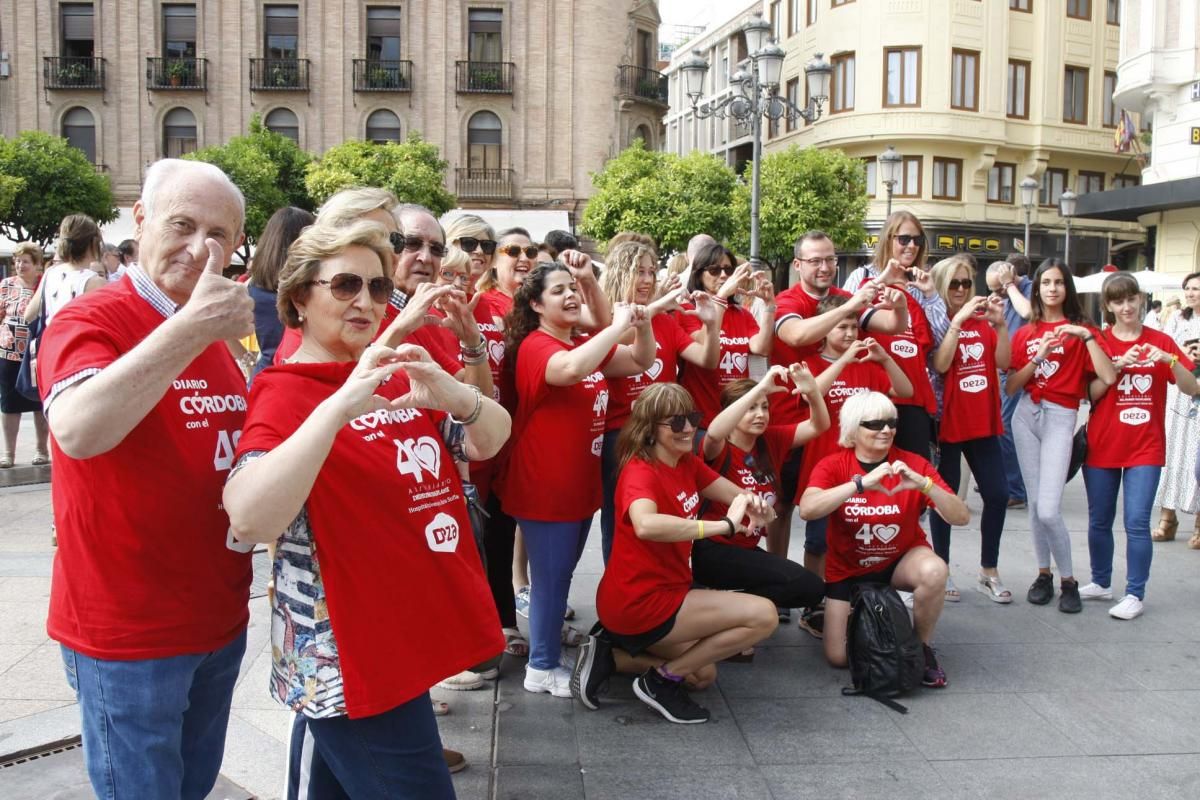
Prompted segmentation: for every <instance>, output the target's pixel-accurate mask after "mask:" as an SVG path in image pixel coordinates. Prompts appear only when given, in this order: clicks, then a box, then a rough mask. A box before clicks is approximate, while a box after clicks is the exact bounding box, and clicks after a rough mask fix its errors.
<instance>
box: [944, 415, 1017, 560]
mask: <svg viewBox="0 0 1200 800" xmlns="http://www.w3.org/2000/svg"><path fill="white" fill-rule="evenodd" d="M963 455H966V457H967V466H968V467H970V468H971V474H972V475H974V476H975V482H976V483H978V484H979V493H980V495H982V497H983V517H982V519H980V521H979V531H980V534H981V539H982V541H981V543H980V547H979V566H981V567H986V568H988V569H992V568H994V567H995V566H996V561H997V559H998V558H999V556H1000V535H1001V534H1002V533H1003V532H1004V517H1005V514H1006V513H1007V512H1008V488H1007V486H1006V485H1005V478H1004V463H1003V462H1002V461H1001V459H1000V437H998V436H984V437H983V438H980V439H968V440H967V441H965V442H942V444H941V458H940V460H939V461H938V474H939V475H941V476H942V479H943V480H944V481H946V485H948V486H949V487H950V488H951V489H952V490H957V489H958V485H959V483H960V482H961V481H962V456H963ZM929 528H930V532H931V533H932V534H933V552H935V553H937V554H938V555H939V556H941V558H942V561H945V562H946V563H947V564H949V563H950V523H948V522H946V520H944V519H942V518H941V517H940V516H938V514H937V512H936V511H935V512H933V513H931V514H930V515H929Z"/></svg>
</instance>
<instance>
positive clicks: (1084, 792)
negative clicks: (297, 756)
mask: <svg viewBox="0 0 1200 800" xmlns="http://www.w3.org/2000/svg"><path fill="white" fill-rule="evenodd" d="M22 431H23V434H26V433H29V434H31V433H32V426H31V425H30V424H29V420H26V422H25V425H24V427H23V429H22ZM30 439H31V436H25V435H23V437H22V447H21V448H20V449H19V452H18V459H17V461H18V463H26V464H27V463H28V461H29V458H30V457H31V456H32V447H31V442H30V441H29V440H30ZM968 502H969V504H970V506H971V508H972V511H973V513H974V514H975V516H976V517H977V516H978V511H979V499H978V496H977V495H976V494H974V493H971V494H970V495H969V498H968ZM1064 512H1065V516H1066V519H1067V522H1068V525H1069V527H1070V530H1071V533H1072V536H1073V538H1074V544H1075V547H1074V555H1075V559H1076V564H1077V567H1078V570H1077V572H1078V575H1079V578H1080V582H1081V583H1086V582H1087V580H1088V577H1089V576H1088V573H1087V569H1086V566H1087V563H1088V556H1087V546H1086V541H1085V539H1086V535H1085V532H1086V507H1085V504H1084V500H1083V486H1082V482H1081V479H1079V478H1076V479H1075V480H1074V481H1073V482H1072V483H1071V484H1070V486H1069V487H1068V491H1067V496H1066V507H1065V509H1064ZM1191 527H1192V519H1191V518H1190V517H1184V518H1182V519H1181V525H1180V538H1179V539H1178V540H1177V541H1175V542H1172V543H1167V544H1159V545H1156V546H1155V563H1154V567H1153V572H1152V577H1151V581H1150V587H1149V591H1148V593H1147V603H1146V609H1147V610H1146V614H1145V616H1143V617H1142V618H1140V619H1137V620H1135V621H1132V622H1118V621H1116V620H1113V619H1111V618H1109V616H1108V614H1107V613H1106V612H1107V609H1108V607H1109V605H1110V604H1109V603H1107V602H1089V603H1086V604H1085V608H1084V610H1083V613H1082V614H1079V615H1077V616H1069V615H1065V614H1062V613H1060V612H1059V611H1058V610H1057V607H1056V605H1053V604H1052V605H1050V606H1046V607H1034V606H1030V605H1029V604H1028V603H1026V602H1025V600H1024V594H1025V589H1026V587H1027V586H1028V584H1029V582H1030V581H1031V580H1032V578H1033V575H1034V568H1033V557H1032V553H1031V545H1030V541H1029V534H1028V524H1027V521H1026V518H1025V512H1023V511H1022V512H1014V513H1013V514H1011V515H1010V519H1009V522H1008V525H1007V526H1006V534H1005V539H1004V542H1003V544H1002V548H1001V558H1000V571H1001V574H1002V575H1003V576H1004V578H1005V580H1006V582H1007V584H1008V586H1009V588H1010V589H1012V590H1013V593H1014V595H1016V598H1017V599H1016V600H1015V602H1014V603H1013V604H1012V605H1010V606H1000V605H995V604H993V603H991V602H989V601H988V600H987V599H986V598H985V597H984V596H983V595H981V594H979V593H978V592H976V591H974V590H973V586H974V582H973V578H974V575H975V573H976V570H975V569H974V568H973V566H972V565H973V562H974V559H975V557H976V556H977V554H978V547H979V534H978V531H977V530H976V529H975V528H974V527H973V526H972V527H969V528H967V529H965V530H960V531H957V532H956V534H955V540H954V545H953V553H952V555H953V564H952V574H953V576H954V578H955V580H956V581H957V583H958V586H959V588H960V589H961V591H962V594H963V598H962V602H960V603H957V604H947V608H946V611H945V613H944V615H943V617H942V621H941V624H940V625H939V627H938V635H937V646H938V650H939V655H940V658H941V661H942V664H943V666H944V667H945V669H946V673H947V675H948V677H949V686H948V687H947V688H946V689H944V690H940V691H933V690H922V691H918V692H916V693H915V694H913V695H911V696H909V697H906V698H904V699H903V700H902V702H903V703H905V704H906V705H907V706H908V707H909V713H908V714H907V715H900V714H898V713H896V712H894V711H891V710H889V709H888V708H886V707H884V706H882V705H880V704H878V703H875V702H873V701H871V700H869V699H866V698H859V697H842V696H841V694H840V692H839V689H840V687H842V686H843V685H845V684H846V682H847V678H846V675H845V673H844V672H839V671H836V670H833V669H830V668H829V667H827V666H826V665H825V664H824V662H823V659H822V656H821V651H820V647H819V643H818V642H816V641H815V640H813V639H812V638H810V637H809V636H808V635H806V634H805V633H803V632H800V631H798V630H797V628H796V627H795V625H794V624H793V625H791V626H788V627H786V628H783V627H781V629H780V630H779V631H778V632H777V633H776V634H775V635H774V637H772V638H771V639H770V640H769V641H768V642H767V643H765V644H764V645H763V646H760V647H759V648H758V652H757V654H756V657H755V660H754V663H753V664H723V665H721V667H720V680H719V683H718V685H717V686H715V687H714V688H712V689H710V690H708V691H706V692H703V693H700V694H698V695H697V699H698V700H699V702H701V703H702V704H703V705H705V706H707V707H708V708H709V709H711V710H712V712H713V720H712V721H711V722H710V723H709V724H706V725H697V726H677V725H671V724H669V723H667V722H665V721H664V720H662V719H661V718H660V717H658V716H657V715H656V714H654V713H653V712H651V711H650V710H648V709H647V708H646V707H645V706H643V705H642V704H641V703H640V702H638V701H637V700H636V699H635V698H634V697H633V694H632V692H631V689H630V684H629V681H628V680H626V679H624V678H621V677H617V678H614V680H613V681H612V686H611V690H610V692H609V694H608V698H607V702H606V703H605V704H604V706H603V707H602V709H601V710H599V711H596V712H588V711H587V710H585V709H584V708H583V707H582V706H580V705H578V704H576V703H574V702H572V701H568V700H562V699H555V698H552V697H550V696H549V695H531V694H528V693H526V692H525V691H524V690H523V689H522V688H521V675H522V662H518V661H516V660H506V662H505V663H504V665H503V670H502V675H501V678H500V680H499V681H498V682H497V683H496V684H495V688H487V689H484V690H480V691H475V692H465V693H455V692H435V696H436V697H438V698H439V699H442V700H445V701H447V702H449V703H450V705H451V707H452V709H453V711H452V713H451V715H450V716H448V717H445V718H443V719H442V723H441V730H442V735H443V739H444V742H445V744H446V745H447V746H448V747H453V748H455V749H459V750H462V751H463V752H464V753H465V754H466V756H467V758H468V759H469V761H470V764H471V765H470V767H469V768H468V769H467V770H466V771H465V772H463V773H461V774H460V775H458V776H456V777H455V786H456V788H457V790H458V795H459V797H461V798H463V799H464V800H485V798H522V799H523V800H529V799H530V798H554V799H555V800H573V799H574V798H588V799H589V800H599V798H620V799H621V800H624V799H625V798H656V799H658V798H674V797H679V798H704V799H705V800H707V799H709V798H754V799H756V798H775V799H776V800H783V798H808V797H811V798H822V800H826V799H828V798H837V797H843V798H861V797H886V798H889V800H900V798H908V797H912V798H936V797H964V798H965V797H970V798H980V800H983V799H984V798H987V800H997V799H999V798H1014V799H1015V798H1031V797H1033V798H1037V797H1056V798H1074V797H1090V798H1118V797H1140V798H1194V797H1197V796H1200V759H1197V757H1196V756H1197V754H1200V742H1198V741H1197V737H1196V735H1195V730H1196V723H1195V721H1196V719H1198V718H1200V689H1198V688H1197V687H1193V686H1191V685H1190V684H1188V683H1187V679H1188V677H1190V676H1195V675H1196V674H1197V669H1198V668H1200V617H1198V616H1197V614H1196V613H1195V610H1196V607H1197V604H1196V599H1195V595H1194V592H1195V591H1196V590H1195V586H1196V577H1197V574H1198V571H1200V570H1198V567H1200V552H1194V551H1191V550H1189V549H1188V548H1187V544H1186V540H1187V533H1186V532H1190V530H1191ZM593 533H594V535H593V537H592V540H591V541H590V542H589V546H588V548H587V551H586V553H585V555H584V558H583V561H582V563H581V564H580V566H579V569H578V571H577V573H576V579H575V583H574V587H573V589H572V594H571V599H572V604H573V605H574V606H575V608H576V609H577V610H578V612H579V619H578V620H577V621H576V622H575V624H576V625H577V626H578V627H580V628H582V629H584V630H586V629H587V628H588V627H590V626H591V624H592V622H593V621H594V609H593V605H592V604H593V598H594V593H595V587H596V584H597V582H598V580H599V573H600V569H601V567H600V547H599V536H598V531H594V532H593ZM802 539H803V537H802V536H793V542H794V543H796V544H795V545H794V547H793V555H795V556H797V557H798V556H799V552H798V546H799V545H798V543H799V542H801V541H802ZM163 546H164V547H169V546H170V541H169V537H164V540H163ZM1123 551H1124V548H1123V543H1122V542H1121V541H1120V539H1119V540H1118V560H1117V565H1116V569H1115V578H1116V580H1115V581H1114V589H1115V590H1116V592H1117V594H1118V596H1119V595H1120V594H1121V589H1122V587H1123V583H1122V582H1123V580H1124V564H1123ZM52 558H53V548H52V547H51V545H50V495H49V490H48V487H47V486H46V485H41V486H36V487H32V488H15V489H4V490H2V491H0V604H2V605H0V608H2V609H3V611H2V613H0V764H5V762H7V761H8V759H7V758H6V757H5V756H7V755H10V754H12V753H15V752H20V751H25V750H28V749H31V748H34V747H36V746H39V745H44V744H47V743H50V742H56V741H62V740H65V739H68V738H69V737H71V736H74V735H77V734H78V732H79V721H78V715H77V710H76V709H75V707H74V705H73V702H72V701H73V698H72V692H71V690H70V689H69V688H68V686H67V683H66V680H65V678H64V677H63V671H62V665H61V660H60V658H59V649H58V645H57V644H56V643H54V642H52V641H51V640H49V639H48V638H47V637H46V634H45V617H46V605H47V601H48V594H49V582H50V578H49V575H50V566H51V559H52ZM257 558H258V561H256V567H258V568H265V566H266V562H265V557H263V556H258V557H257ZM263 579H264V578H263V575H262V574H261V569H260V574H259V575H258V576H257V577H256V581H255V588H254V593H255V595H257V596H256V597H255V598H254V599H253V600H252V601H251V611H252V616H251V626H250V631H249V649H248V652H247V656H246V659H245V661H244V663H243V665H242V677H241V681H240V684H239V687H238V689H237V692H236V694H235V696H234V707H233V716H232V719H231V721H230V726H229V737H228V744H227V747H226V754H225V762H224V766H223V769H222V773H223V776H224V777H225V778H226V779H227V781H223V782H222V784H221V785H220V786H219V787H218V791H217V792H215V793H214V795H213V796H214V797H222V798H226V797H227V798H245V797H249V796H254V797H261V798H275V797H278V796H279V792H280V789H281V787H282V786H283V770H284V755H285V745H284V742H285V739H286V735H287V731H288V723H289V712H287V711H285V710H282V709H281V708H280V707H279V706H278V705H276V704H275V703H274V701H272V700H271V699H270V698H269V697H268V695H267V691H266V688H267V676H268V664H269V658H270V647H269V642H268V624H267V623H268V607H267V600H266V597H265V596H262V594H261V592H262V588H261V587H262V582H263ZM412 602H413V603H414V604H419V603H420V602H421V598H419V597H413V598H412ZM382 620H383V622H384V624H386V616H385V617H383V618H382ZM436 645H437V643H436V642H413V643H412V646H413V647H414V648H420V647H435V646H436ZM567 652H568V653H570V655H571V657H573V656H574V651H567ZM52 760H53V761H54V763H53V764H52V763H51V761H52ZM239 787H240V789H244V790H245V791H239ZM88 796H90V791H89V788H88V787H87V784H86V777H85V776H84V774H83V769H82V760H81V758H80V751H79V750H78V749H74V750H70V751H68V752H66V753H63V754H60V755H58V756H53V757H52V758H51V759H45V760H44V764H43V765H39V761H31V762H26V763H24V764H20V765H17V766H0V797H3V798H5V800H26V798H38V800H41V799H42V798H50V797H54V798H75V797H88Z"/></svg>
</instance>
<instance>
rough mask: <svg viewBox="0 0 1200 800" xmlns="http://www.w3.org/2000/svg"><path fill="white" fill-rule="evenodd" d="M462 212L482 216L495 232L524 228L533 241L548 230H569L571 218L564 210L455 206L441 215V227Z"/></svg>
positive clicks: (536, 240)
mask: <svg viewBox="0 0 1200 800" xmlns="http://www.w3.org/2000/svg"><path fill="white" fill-rule="evenodd" d="M463 214H475V215H476V216H478V217H482V218H483V219H484V220H486V221H487V223H488V224H489V225H491V226H492V227H493V228H494V229H495V230H496V233H499V232H500V231H502V230H506V229H507V228H524V229H525V230H527V231H529V235H530V237H532V238H533V241H535V242H541V241H544V240H545V238H546V234H547V233H549V232H550V231H570V230H571V218H570V216H569V215H568V214H567V212H566V211H522V210H520V209H515V208H512V209H508V208H505V209H492V208H455V209H452V210H450V211H447V212H446V213H445V214H443V215H442V219H441V222H442V227H443V228H444V227H446V226H447V225H449V224H450V223H451V222H452V221H453V220H455V219H457V218H458V217H461V216H462V215H463Z"/></svg>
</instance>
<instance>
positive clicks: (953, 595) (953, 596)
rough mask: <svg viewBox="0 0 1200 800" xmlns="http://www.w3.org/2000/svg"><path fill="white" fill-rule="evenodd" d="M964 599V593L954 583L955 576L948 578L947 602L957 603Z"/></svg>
mask: <svg viewBox="0 0 1200 800" xmlns="http://www.w3.org/2000/svg"><path fill="white" fill-rule="evenodd" d="M959 600H962V595H961V594H959V592H958V587H957V586H955V585H954V578H946V602H947V603H957V602H958V601H959Z"/></svg>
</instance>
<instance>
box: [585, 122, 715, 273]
mask: <svg viewBox="0 0 1200 800" xmlns="http://www.w3.org/2000/svg"><path fill="white" fill-rule="evenodd" d="M737 183H738V180H737V176H736V175H735V174H734V172H733V170H731V169H730V168H729V167H728V166H726V164H725V163H724V162H723V161H722V160H721V159H719V158H717V157H716V156H711V155H707V154H704V153H699V152H693V153H690V154H688V155H686V156H683V157H680V156H677V155H675V154H673V153H660V152H653V151H649V150H646V147H645V144H644V143H643V142H642V141H641V140H640V139H639V140H636V141H634V143H633V144H632V145H630V146H629V147H628V148H626V149H625V150H624V151H623V152H622V153H621V154H620V155H618V156H617V157H616V158H613V159H611V160H609V162H608V163H607V164H605V165H604V169H602V170H600V171H599V172H594V173H592V185H593V186H595V187H596V191H595V193H594V194H593V195H592V197H591V198H590V199H589V200H588V204H587V208H586V209H585V210H584V213H583V222H582V225H581V230H582V231H583V233H584V234H586V235H588V236H591V237H592V238H594V239H596V240H598V241H601V242H604V241H607V240H608V239H610V238H612V237H613V236H614V235H615V234H617V233H619V232H621V231H637V232H639V233H645V234H647V235H649V236H652V237H654V240H655V241H656V242H658V246H659V248H660V249H661V250H663V251H667V250H683V249H685V248H686V247H687V243H688V240H689V239H690V238H691V237H692V236H694V235H696V234H697V233H708V234H710V235H712V236H714V237H715V238H717V239H719V240H723V239H727V238H729V236H730V235H731V234H732V233H733V232H734V224H733V219H732V218H731V217H730V213H729V207H730V202H731V200H732V198H733V195H734V189H735V187H736V186H737Z"/></svg>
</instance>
